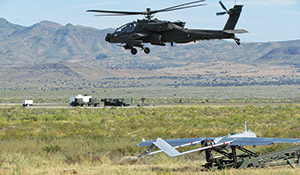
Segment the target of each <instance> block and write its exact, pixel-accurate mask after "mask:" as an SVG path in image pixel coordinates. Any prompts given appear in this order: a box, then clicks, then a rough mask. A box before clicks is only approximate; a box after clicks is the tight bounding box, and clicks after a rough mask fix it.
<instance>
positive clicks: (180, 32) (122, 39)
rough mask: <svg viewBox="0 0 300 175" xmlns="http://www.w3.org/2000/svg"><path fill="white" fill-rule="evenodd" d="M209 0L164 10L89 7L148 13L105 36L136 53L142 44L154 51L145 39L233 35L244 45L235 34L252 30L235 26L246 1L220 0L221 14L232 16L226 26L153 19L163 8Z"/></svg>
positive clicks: (178, 40) (161, 43) (156, 42)
mask: <svg viewBox="0 0 300 175" xmlns="http://www.w3.org/2000/svg"><path fill="white" fill-rule="evenodd" d="M204 1H205V0H198V1H193V2H189V3H184V4H180V5H176V6H172V7H168V8H164V9H161V10H151V9H150V8H147V9H146V11H144V12H130V11H110V10H87V12H97V13H106V14H103V15H96V16H125V15H144V16H145V19H142V20H137V21H134V22H130V23H127V24H124V25H122V26H121V27H119V28H117V29H116V30H115V31H114V32H113V33H108V34H107V35H106V38H105V40H106V41H107V42H109V43H120V45H119V46H122V47H124V48H125V49H128V50H131V53H132V54H133V55H135V54H137V49H136V47H138V48H142V50H144V52H145V53H146V54H149V53H150V49H149V48H148V47H145V46H144V44H145V43H150V44H152V45H159V46H165V45H166V43H171V46H173V45H174V43H189V42H196V41H198V40H211V39H233V40H234V41H235V42H236V43H237V44H238V45H240V39H239V38H237V37H236V36H235V34H242V33H248V32H247V31H246V30H243V29H242V30H235V26H236V24H237V22H238V19H239V17H240V14H241V12H242V8H243V5H235V6H234V7H233V8H231V9H229V10H227V8H226V7H225V5H224V4H223V3H222V2H221V1H219V3H220V5H221V7H222V8H223V9H224V10H225V11H224V12H219V13H217V15H224V14H228V15H229V18H228V20H227V22H226V24H225V27H224V28H223V30H201V29H187V28H184V26H185V22H182V21H175V22H170V21H163V20H159V19H156V18H155V19H153V18H154V14H156V13H162V12H170V11H175V10H182V9H187V8H193V7H200V6H204V5H206V4H203V3H202V2H204Z"/></svg>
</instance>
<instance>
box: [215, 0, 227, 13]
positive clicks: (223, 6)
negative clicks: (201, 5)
mask: <svg viewBox="0 0 300 175" xmlns="http://www.w3.org/2000/svg"><path fill="white" fill-rule="evenodd" d="M219 4H220V5H221V7H222V8H223V9H224V10H225V12H218V13H217V16H219V15H225V14H230V11H228V10H227V8H226V7H225V5H224V4H223V2H222V1H219Z"/></svg>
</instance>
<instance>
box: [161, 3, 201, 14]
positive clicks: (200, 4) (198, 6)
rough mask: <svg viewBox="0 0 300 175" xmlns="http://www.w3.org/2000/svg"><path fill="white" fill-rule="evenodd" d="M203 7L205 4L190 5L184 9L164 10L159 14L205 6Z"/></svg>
mask: <svg viewBox="0 0 300 175" xmlns="http://www.w3.org/2000/svg"><path fill="white" fill-rule="evenodd" d="M205 5H207V4H199V5H191V6H186V7H179V8H174V9H169V10H164V11H160V12H170V11H174V10H182V9H187V8H193V7H200V6H205Z"/></svg>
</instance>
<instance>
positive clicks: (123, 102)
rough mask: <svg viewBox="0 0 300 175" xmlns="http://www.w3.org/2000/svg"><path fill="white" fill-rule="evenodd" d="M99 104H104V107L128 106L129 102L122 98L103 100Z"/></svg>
mask: <svg viewBox="0 0 300 175" xmlns="http://www.w3.org/2000/svg"><path fill="white" fill-rule="evenodd" d="M101 102H104V106H130V100H128V99H124V98H115V99H113V98H105V99H101Z"/></svg>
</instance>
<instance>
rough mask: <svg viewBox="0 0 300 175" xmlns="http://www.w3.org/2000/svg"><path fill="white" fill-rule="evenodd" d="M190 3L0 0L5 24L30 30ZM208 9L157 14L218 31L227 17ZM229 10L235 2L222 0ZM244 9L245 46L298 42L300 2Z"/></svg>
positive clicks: (258, 0) (119, 20)
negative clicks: (114, 12)
mask: <svg viewBox="0 0 300 175" xmlns="http://www.w3.org/2000/svg"><path fill="white" fill-rule="evenodd" d="M190 1H193V0H184V1H183V0H163V1H162V0H151V1H149V0H126V1H121V0H110V1H107V0H0V17H2V18H5V19H7V20H8V21H9V22H11V23H14V24H19V25H23V26H31V25H33V24H35V23H38V22H40V21H43V20H48V21H53V22H57V23H60V24H62V25H66V24H68V23H71V24H74V25H82V26H88V27H94V28H97V29H105V28H110V27H111V28H116V27H119V26H121V25H122V24H124V23H127V22H131V21H133V20H136V19H140V18H143V16H129V17H94V16H93V15H94V13H86V12H85V11H86V10H88V9H102V10H124V11H144V10H145V9H146V8H147V7H150V8H152V9H154V10H157V9H162V8H165V7H169V6H173V5H177V4H182V3H185V2H190ZM205 3H206V4H207V6H204V7H197V8H193V9H186V10H180V11H175V12H169V13H160V14H157V15H156V16H155V17H156V18H159V19H163V20H170V21H175V20H181V21H185V22H187V24H186V27H187V28H193V29H222V28H223V26H224V24H225V22H226V20H227V16H226V15H224V16H216V15H215V13H216V12H220V11H222V9H221V7H220V6H219V4H218V0H207V1H206V2H205ZM223 3H224V4H225V5H226V7H227V8H228V9H229V8H231V7H232V6H233V5H234V3H235V1H234V0H223ZM237 4H243V5H245V6H244V8H243V12H242V15H241V18H240V21H239V23H238V25H237V28H238V29H246V30H248V31H249V32H250V33H249V34H243V35H239V38H241V40H242V41H244V42H268V41H285V40H294V39H300V0H237Z"/></svg>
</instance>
